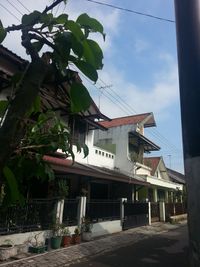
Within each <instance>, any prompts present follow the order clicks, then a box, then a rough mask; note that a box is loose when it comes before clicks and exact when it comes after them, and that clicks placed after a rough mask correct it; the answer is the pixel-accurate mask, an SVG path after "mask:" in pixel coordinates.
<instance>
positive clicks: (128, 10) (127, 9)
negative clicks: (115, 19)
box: [86, 0, 175, 23]
mask: <svg viewBox="0 0 200 267" xmlns="http://www.w3.org/2000/svg"><path fill="white" fill-rule="evenodd" d="M86 1H88V2H91V3H94V4H98V5H102V6H107V7H111V8H115V9H118V10H122V11H126V12H130V13H134V14H137V15H141V16H145V17H149V18H152V19H157V20H161V21H165V22H170V23H175V21H174V20H171V19H166V18H162V17H158V16H154V15H151V14H147V13H143V12H139V11H136V10H132V9H129V8H124V7H119V6H115V5H112V4H107V3H102V2H99V1H96V0H86Z"/></svg>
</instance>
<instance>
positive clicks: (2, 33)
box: [0, 20, 7, 44]
mask: <svg viewBox="0 0 200 267" xmlns="http://www.w3.org/2000/svg"><path fill="white" fill-rule="evenodd" d="M6 34H7V32H6V30H5V29H4V27H3V24H2V22H1V20H0V44H1V43H2V42H3V40H4V39H5V38H6Z"/></svg>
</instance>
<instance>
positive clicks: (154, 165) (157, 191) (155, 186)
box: [140, 157, 183, 202]
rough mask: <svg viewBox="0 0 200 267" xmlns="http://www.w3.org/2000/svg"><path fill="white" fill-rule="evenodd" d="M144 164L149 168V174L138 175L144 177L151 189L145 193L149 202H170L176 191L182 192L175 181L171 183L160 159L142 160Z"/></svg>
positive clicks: (148, 158) (149, 158) (179, 185)
mask: <svg viewBox="0 0 200 267" xmlns="http://www.w3.org/2000/svg"><path fill="white" fill-rule="evenodd" d="M144 164H145V165H146V166H148V167H149V168H150V173H149V174H144V173H142V171H140V174H141V175H143V177H145V179H146V181H147V182H149V183H150V184H151V187H150V188H149V189H148V190H147V191H146V195H147V197H148V199H149V200H150V201H154V202H157V201H165V202H172V201H173V200H174V197H175V194H176V192H177V191H182V190H183V186H182V185H181V184H180V183H177V181H172V180H171V179H170V176H169V174H168V171H167V168H166V166H165V163H164V161H163V158H162V157H147V158H144Z"/></svg>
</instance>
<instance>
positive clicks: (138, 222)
mask: <svg viewBox="0 0 200 267" xmlns="http://www.w3.org/2000/svg"><path fill="white" fill-rule="evenodd" d="M148 213H149V208H148V203H134V202H132V201H128V202H124V222H123V230H126V229H130V228H133V227H137V226H142V225H147V224H148Z"/></svg>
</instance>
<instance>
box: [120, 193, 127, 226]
mask: <svg viewBox="0 0 200 267" xmlns="http://www.w3.org/2000/svg"><path fill="white" fill-rule="evenodd" d="M125 201H127V198H121V199H120V221H121V226H123V222H124V202H125Z"/></svg>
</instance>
